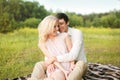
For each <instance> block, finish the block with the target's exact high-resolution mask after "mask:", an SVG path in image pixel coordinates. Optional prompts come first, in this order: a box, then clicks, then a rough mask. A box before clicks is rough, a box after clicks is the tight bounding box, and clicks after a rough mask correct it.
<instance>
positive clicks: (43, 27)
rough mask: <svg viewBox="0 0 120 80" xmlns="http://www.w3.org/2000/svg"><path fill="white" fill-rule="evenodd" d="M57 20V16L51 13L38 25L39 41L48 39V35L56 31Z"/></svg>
mask: <svg viewBox="0 0 120 80" xmlns="http://www.w3.org/2000/svg"><path fill="white" fill-rule="evenodd" d="M57 20H58V19H57V17H55V16H52V15H50V16H47V17H45V18H44V19H43V20H42V21H41V23H40V24H39V25H38V33H39V42H45V41H47V39H48V35H49V34H50V33H52V32H53V31H54V25H55V24H56V22H57Z"/></svg>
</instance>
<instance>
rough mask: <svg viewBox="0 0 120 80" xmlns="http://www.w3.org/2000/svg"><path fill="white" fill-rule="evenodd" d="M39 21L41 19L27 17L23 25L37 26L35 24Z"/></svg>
mask: <svg viewBox="0 0 120 80" xmlns="http://www.w3.org/2000/svg"><path fill="white" fill-rule="evenodd" d="M40 22H41V19H36V18H29V19H26V20H25V22H24V26H27V27H30V28H37V26H38V24H39V23H40Z"/></svg>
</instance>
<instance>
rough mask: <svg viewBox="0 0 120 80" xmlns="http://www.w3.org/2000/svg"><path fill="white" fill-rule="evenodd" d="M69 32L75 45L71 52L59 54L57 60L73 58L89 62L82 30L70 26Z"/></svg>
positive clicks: (62, 60)
mask: <svg viewBox="0 0 120 80" xmlns="http://www.w3.org/2000/svg"><path fill="white" fill-rule="evenodd" d="M68 34H69V35H70V37H71V40H72V44H73V47H72V49H71V51H70V52H69V53H67V54H63V55H59V56H57V60H58V61H59V62H68V61H73V60H76V61H78V60H82V61H84V62H87V59H86V55H85V53H84V42H83V35H82V32H81V31H80V30H78V29H74V28H68Z"/></svg>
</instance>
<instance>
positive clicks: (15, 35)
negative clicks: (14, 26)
mask: <svg viewBox="0 0 120 80" xmlns="http://www.w3.org/2000/svg"><path fill="white" fill-rule="evenodd" d="M80 29H81V31H82V32H83V35H84V45H85V52H86V56H87V59H88V62H99V63H102V64H112V65H115V66H118V67H120V58H119V57H120V29H110V28H80ZM41 60H43V54H42V52H41V51H40V50H39V49H38V32H37V29H30V28H24V29H20V30H18V31H17V30H16V31H14V32H12V33H8V34H1V33H0V80H1V79H4V78H15V77H18V76H25V75H27V74H30V73H31V72H32V69H33V66H34V64H35V63H36V62H38V61H41Z"/></svg>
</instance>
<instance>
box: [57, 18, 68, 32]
mask: <svg viewBox="0 0 120 80" xmlns="http://www.w3.org/2000/svg"><path fill="white" fill-rule="evenodd" d="M59 31H60V32H67V31H68V23H66V22H65V21H64V19H59Z"/></svg>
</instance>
